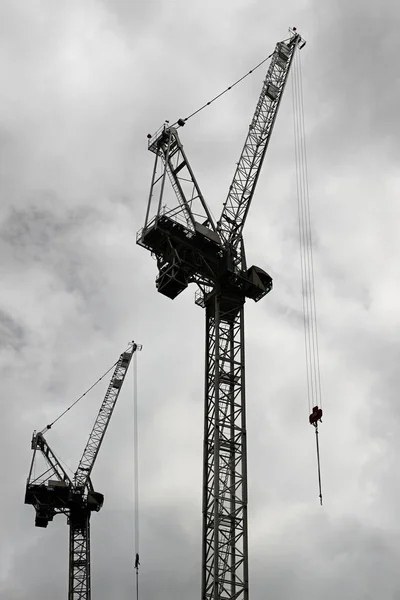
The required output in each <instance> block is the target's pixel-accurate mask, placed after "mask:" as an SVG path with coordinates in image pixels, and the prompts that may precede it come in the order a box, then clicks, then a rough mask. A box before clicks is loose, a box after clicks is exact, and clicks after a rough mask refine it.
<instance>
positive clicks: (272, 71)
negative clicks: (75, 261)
mask: <svg viewBox="0 0 400 600" xmlns="http://www.w3.org/2000/svg"><path fill="white" fill-rule="evenodd" d="M304 45H305V41H304V40H303V39H302V38H301V36H300V35H299V34H298V33H297V32H296V30H295V29H294V28H293V29H291V30H290V37H289V38H288V39H285V40H283V41H280V42H278V43H277V44H276V47H275V50H274V52H273V54H272V55H271V62H270V65H269V68H268V72H267V75H266V78H265V80H264V83H263V86H262V90H261V94H260V97H259V100H258V102H257V106H256V110H255V113H254V116H253V119H252V121H251V124H250V126H249V132H248V135H247V138H246V141H245V143H244V147H243V150H242V154H241V156H240V159H239V162H238V163H237V168H236V172H235V174H234V177H233V181H232V183H231V186H230V188H229V193H228V196H227V199H226V201H225V202H224V204H223V210H222V214H221V217H220V219H219V221H218V222H217V223H214V221H213V218H212V216H211V213H210V211H209V209H208V207H207V204H206V202H205V200H204V197H203V195H202V193H201V191H200V188H199V185H198V183H197V181H196V179H195V176H194V173H193V170H192V168H191V166H190V164H189V161H188V159H187V156H186V154H185V152H184V149H183V146H182V143H181V141H180V139H179V135H178V128H179V127H181V126H183V125H184V124H185V120H183V119H179V121H178V122H177V123H176V124H175V125H176V126H175V125H173V126H170V125H169V123H168V122H166V123H165V124H164V125H163V126H162V127H161V128H160V129H159V130H158V131H157V132H156V133H155V134H154V135H153V136H151V135H149V136H148V138H149V141H148V147H149V150H150V151H151V152H153V153H154V154H155V162H154V169H153V175H152V181H151V188H150V195H149V200H148V206H147V211H146V216H145V223H144V227H143V228H142V229H141V230H140V231H139V232H138V236H137V243H138V244H139V245H140V246H143V247H144V248H146V249H147V250H149V251H150V252H151V253H152V254H153V255H154V256H155V258H156V260H157V267H158V276H157V278H156V287H157V290H158V291H159V292H160V293H161V294H164V295H165V296H167V297H168V298H171V299H173V298H176V296H178V294H180V293H181V292H182V291H183V290H184V289H185V288H186V287H187V286H188V284H189V283H196V284H197V286H198V290H197V292H196V296H195V302H196V304H198V305H199V306H201V307H203V308H205V312H206V365H205V422H204V449H203V452H204V454H203V456H204V460H203V502H202V504H203V506H202V511H203V526H202V529H203V534H202V538H203V539H202V592H201V598H202V600H234V599H235V600H248V585H249V584H248V536H247V457H246V410H245V408H246V406H245V356H244V350H245V348H244V312H243V308H244V304H245V301H246V299H247V298H252V299H253V300H255V301H256V302H257V301H258V300H260V299H261V298H263V297H264V296H265V295H266V294H268V292H270V291H271V289H272V279H271V277H270V276H269V275H268V273H266V272H265V271H264V270H262V269H261V268H260V267H257V266H251V267H249V268H248V267H247V264H246V257H245V251H244V242H243V236H242V233H243V227H244V224H245V220H246V217H247V215H248V212H249V208H250V204H251V201H252V199H253V195H254V192H255V189H256V185H257V181H258V178H259V175H260V171H261V167H262V163H263V160H264V157H265V153H266V150H267V147H268V143H269V141H270V139H271V133H272V129H273V126H274V123H275V119H276V116H277V112H278V108H279V105H280V102H281V98H282V93H283V90H284V88H285V84H286V82H287V79H288V74H289V69H290V66H291V63H292V60H293V56H294V52H295V51H296V49H297V48H302V47H303V46H304ZM167 176H168V178H169V179H170V181H171V183H172V187H173V189H174V191H175V194H176V197H177V200H178V203H177V205H176V206H174V207H167V206H164V205H163V195H164V188H165V181H166V178H167Z"/></svg>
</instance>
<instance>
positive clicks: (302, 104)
mask: <svg viewBox="0 0 400 600" xmlns="http://www.w3.org/2000/svg"><path fill="white" fill-rule="evenodd" d="M297 54H298V65H299V83H300V85H299V91H300V106H301V111H300V116H301V120H302V131H303V136H302V138H303V147H304V173H305V186H306V190H305V191H306V194H305V200H306V206H307V219H308V236H309V248H310V285H311V302H312V311H313V319H314V339H315V355H316V378H317V381H316V386H317V387H318V399H319V406H320V407H321V408H322V387H321V369H320V361H319V344H318V327H317V307H316V301H315V276H314V250H313V243H312V227H311V210H310V189H309V182H308V161H307V146H306V138H305V120H304V100H303V77H302V70H301V52H298V53H297Z"/></svg>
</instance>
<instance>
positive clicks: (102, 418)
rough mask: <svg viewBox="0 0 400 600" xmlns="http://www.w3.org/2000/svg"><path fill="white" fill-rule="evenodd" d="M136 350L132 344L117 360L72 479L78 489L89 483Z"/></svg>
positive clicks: (135, 346) (135, 345)
mask: <svg viewBox="0 0 400 600" xmlns="http://www.w3.org/2000/svg"><path fill="white" fill-rule="evenodd" d="M136 349H137V344H133V345H132V346H131V348H129V349H128V350H127V351H126V352H123V353H122V354H121V356H120V357H119V359H118V362H117V365H116V367H115V370H114V373H113V376H112V377H111V381H110V383H109V386H108V388H107V392H106V395H105V396H104V400H103V402H102V404H101V407H100V410H99V412H98V414H97V417H96V420H95V422H94V425H93V428H92V431H91V433H90V435H89V439H88V441H87V443H86V446H85V449H84V451H83V454H82V457H81V460H80V461H79V465H78V468H77V470H76V473H75V477H74V484H75V486H76V487H78V488H84V487H85V486H86V485H87V484H88V483H89V482H90V474H91V472H92V469H93V466H94V463H95V460H96V457H97V454H98V452H99V450H100V446H101V444H102V441H103V439H104V435H105V433H106V431H107V427H108V424H109V422H110V419H111V415H112V413H113V411H114V408H115V404H116V402H117V400H118V396H119V393H120V391H121V387H122V384H123V382H124V379H125V376H126V373H127V371H128V368H129V365H130V362H131V359H132V356H133V353H134V352H135V350H136Z"/></svg>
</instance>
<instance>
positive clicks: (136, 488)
mask: <svg viewBox="0 0 400 600" xmlns="http://www.w3.org/2000/svg"><path fill="white" fill-rule="evenodd" d="M137 390H138V385H137V355H136V354H135V355H134V357H133V471H134V529H135V531H134V535H135V575H136V600H139V565H140V562H139V436H138V429H139V428H138V391H137Z"/></svg>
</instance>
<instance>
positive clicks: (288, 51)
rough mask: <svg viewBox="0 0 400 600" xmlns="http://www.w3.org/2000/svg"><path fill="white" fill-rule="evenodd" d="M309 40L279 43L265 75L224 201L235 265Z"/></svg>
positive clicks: (223, 224) (222, 223)
mask: <svg viewBox="0 0 400 600" xmlns="http://www.w3.org/2000/svg"><path fill="white" fill-rule="evenodd" d="M304 44H305V42H304V41H303V40H302V38H301V37H300V35H299V34H297V33H294V34H293V36H292V37H291V38H290V39H289V40H285V41H281V42H278V43H277V44H276V47H275V50H274V53H273V54H272V58H271V63H270V66H269V69H268V71H267V75H266V77H265V80H264V83H263V86H262V90H261V94H260V97H259V99H258V102H257V106H256V110H255V112H254V115H253V119H252V121H251V124H250V126H249V133H248V134H247V138H246V141H245V143H244V146H243V150H242V153H241V156H240V159H239V162H238V163H237V167H236V171H235V174H234V177H233V181H232V183H231V185H230V188H229V193H228V196H227V199H226V201H225V203H224V206H223V210H222V214H221V218H220V220H219V222H218V232H219V234H220V236H221V238H222V241H223V244H224V245H225V246H228V247H229V248H230V250H231V252H233V260H234V263H235V266H239V265H241V263H242V243H241V242H242V231H243V226H244V223H245V220H246V217H247V214H248V211H249V208H250V204H251V200H252V198H253V195H254V191H255V189H256V185H257V181H258V177H259V174H260V171H261V167H262V164H263V161H264V157H265V153H266V151H267V147H268V143H269V141H270V139H271V133H272V129H273V126H274V123H275V120H276V116H277V113H278V108H279V104H280V101H281V98H282V93H283V90H284V88H285V85H286V82H287V79H288V74H289V70H290V66H291V63H292V59H293V56H294V52H295V49H296V47H297V46H300V47H303V45H304Z"/></svg>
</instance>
